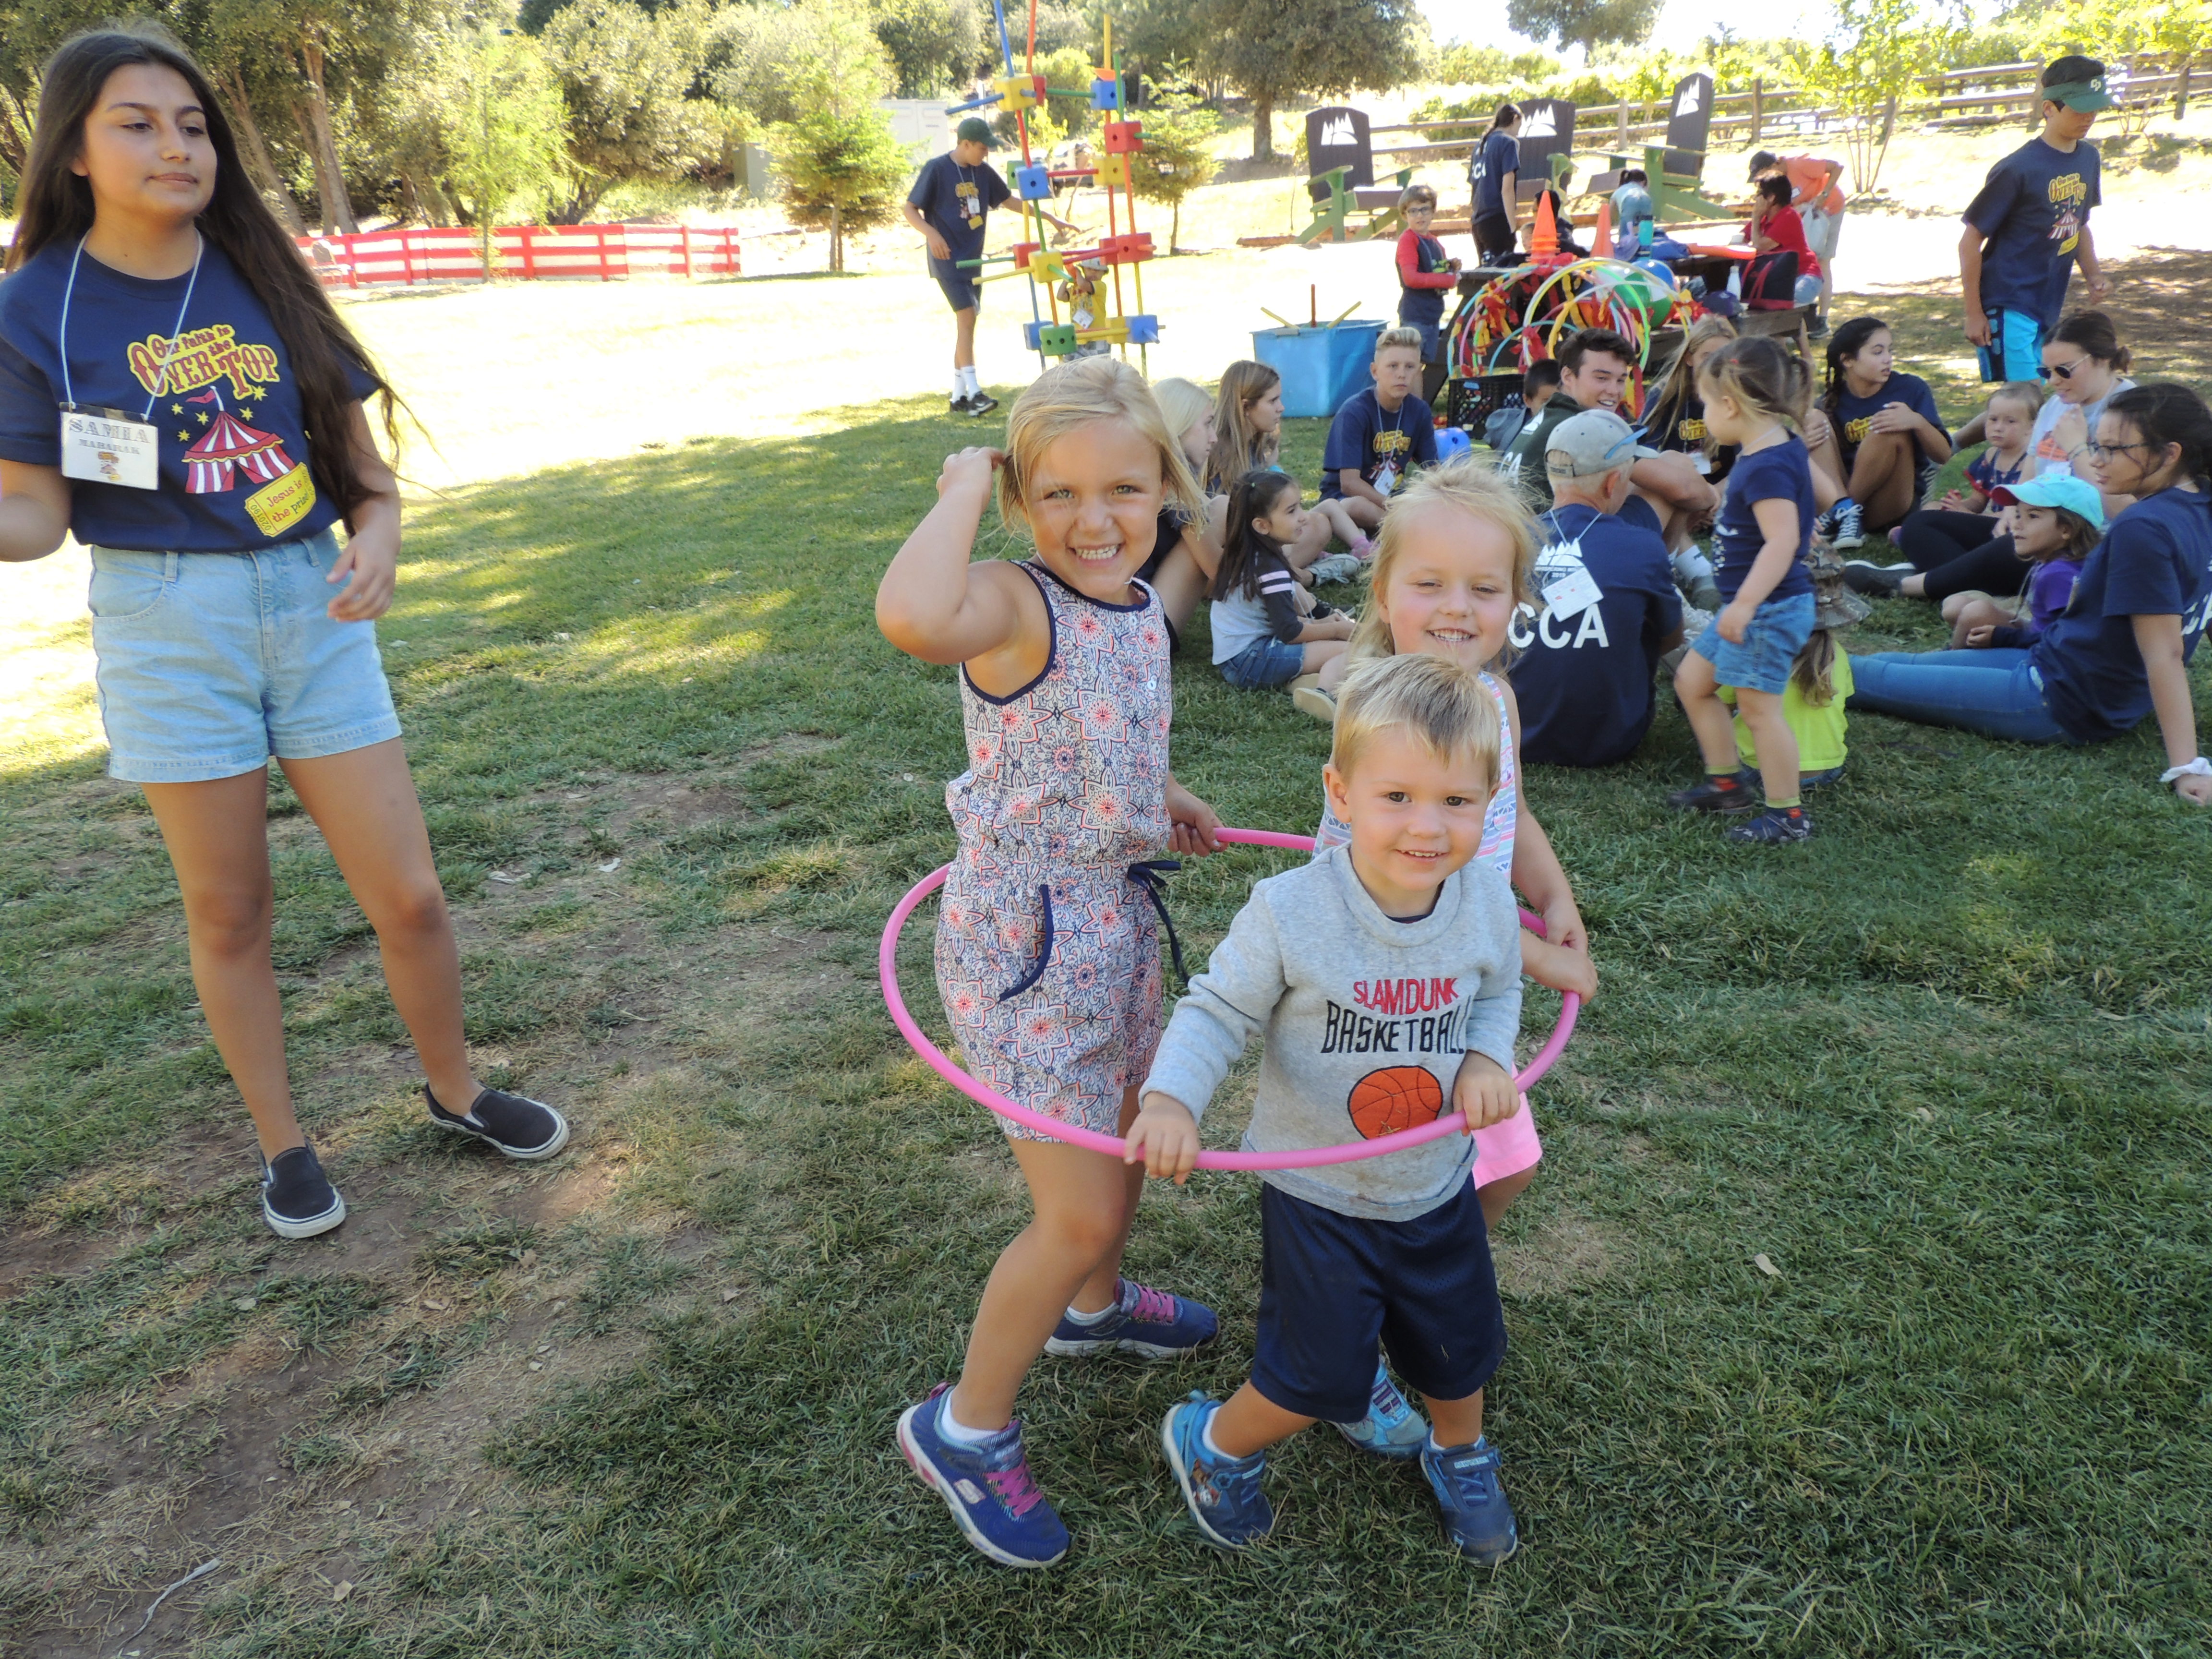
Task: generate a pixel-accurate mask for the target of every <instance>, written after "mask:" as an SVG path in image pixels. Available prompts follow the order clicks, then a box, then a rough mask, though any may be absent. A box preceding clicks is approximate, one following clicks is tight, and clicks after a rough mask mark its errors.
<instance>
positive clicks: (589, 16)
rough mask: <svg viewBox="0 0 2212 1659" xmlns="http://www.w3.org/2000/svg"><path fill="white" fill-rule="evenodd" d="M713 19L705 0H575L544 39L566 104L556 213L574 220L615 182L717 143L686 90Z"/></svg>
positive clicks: (650, 175) (659, 173)
mask: <svg viewBox="0 0 2212 1659" xmlns="http://www.w3.org/2000/svg"><path fill="white" fill-rule="evenodd" d="M710 26H711V20H710V17H709V14H708V7H707V5H706V3H705V0H686V3H683V4H677V5H667V6H663V7H661V8H659V9H658V10H653V11H647V10H646V9H644V8H643V7H641V6H638V5H635V4H633V3H631V0H572V3H570V4H568V5H565V6H563V7H562V9H560V10H559V11H557V12H556V13H555V14H554V15H553V16H552V18H551V20H550V21H548V22H547V24H546V25H545V32H544V34H543V35H542V36H541V37H540V39H542V40H543V41H544V48H545V56H546V58H547V61H548V62H550V64H551V65H552V67H553V70H554V73H555V74H556V76H559V78H560V83H561V96H562V101H563V103H564V104H565V105H566V106H567V109H568V121H567V127H568V160H569V163H570V170H569V180H570V183H569V191H568V199H567V200H566V201H565V202H564V203H563V204H562V206H561V207H560V209H559V210H558V211H557V212H556V215H555V217H556V220H557V221H558V222H561V223H563V224H574V223H577V222H580V220H582V218H583V217H584V216H585V215H586V214H588V213H589V212H590V211H591V210H592V208H594V207H595V206H597V205H598V204H599V198H600V197H602V196H604V195H605V194H606V192H607V191H609V190H611V189H612V188H613V187H614V186H615V185H618V184H621V183H623V182H624V181H626V180H629V179H669V178H673V177H675V176H676V175H677V174H678V173H681V172H683V171H684V169H685V168H686V167H690V166H692V165H694V164H696V161H698V160H699V158H700V157H701V156H702V155H707V154H711V153H714V152H715V151H717V150H719V149H720V142H721V140H720V134H719V132H718V131H715V130H714V126H713V125H712V124H711V123H709V122H708V121H706V120H704V119H703V118H702V115H701V112H699V111H698V110H697V109H696V108H694V107H692V100H689V99H687V98H686V97H685V95H684V94H686V93H687V92H688V91H689V90H690V87H691V84H692V81H693V79H694V77H695V76H696V72H697V70H698V67H699V64H701V62H702V59H703V58H704V56H705V52H706V49H707V42H708V33H709V28H710Z"/></svg>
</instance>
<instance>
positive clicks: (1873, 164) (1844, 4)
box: [1798, 0, 1968, 191]
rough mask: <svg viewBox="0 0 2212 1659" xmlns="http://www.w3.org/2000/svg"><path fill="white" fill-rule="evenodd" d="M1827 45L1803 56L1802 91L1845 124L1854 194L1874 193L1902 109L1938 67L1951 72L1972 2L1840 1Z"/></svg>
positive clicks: (1911, 0) (1964, 34) (1963, 0)
mask: <svg viewBox="0 0 2212 1659" xmlns="http://www.w3.org/2000/svg"><path fill="white" fill-rule="evenodd" d="M1833 4H1834V8H1835V11H1834V17H1835V21H1834V24H1833V26H1832V28H1831V30H1830V32H1829V35H1828V39H1827V40H1826V43H1824V44H1823V45H1821V46H1819V47H1817V48H1813V49H1809V50H1807V51H1806V52H1804V53H1803V54H1802V58H1801V59H1800V63H1799V68H1798V73H1799V76H1800V80H1801V83H1802V85H1803V87H1804V88H1805V89H1806V90H1807V91H1808V92H1810V93H1811V94H1813V95H1814V98H1816V99H1817V100H1820V102H1822V103H1825V104H1828V105H1832V106H1833V107H1834V108H1835V109H1836V111H1837V112H1838V113H1839V114H1840V115H1841V116H1842V117H1843V127H1844V144H1845V146H1846V147H1847V149H1848V150H1849V154H1850V165H1851V176H1852V179H1853V180H1854V184H1853V188H1854V189H1856V190H1860V191H1870V190H1872V189H1873V188H1874V186H1875V180H1876V179H1879V178H1880V177H1881V164H1882V160H1883V158H1884V157H1885V156H1886V155H1887V154H1888V153H1889V141H1890V138H1891V137H1892V136H1893V134H1894V132H1895V130H1896V126H1897V106H1898V105H1899V103H1900V102H1902V101H1903V100H1905V99H1906V98H1909V97H1911V96H1913V95H1914V94H1917V92H1918V90H1919V87H1920V77H1921V76H1923V75H1925V74H1926V73H1927V72H1928V66H1929V64H1948V63H1949V62H1950V61H1951V60H1952V58H1953V57H1954V55H1955V54H1956V52H1957V51H1958V48H1959V46H1960V42H1961V41H1962V40H1964V39H1965V37H1966V25H1967V22H1968V16H1967V11H1966V0H1936V3H1935V5H1934V7H1933V8H1932V9H1923V6H1922V0H1833Z"/></svg>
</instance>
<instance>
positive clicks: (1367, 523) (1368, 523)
mask: <svg viewBox="0 0 2212 1659" xmlns="http://www.w3.org/2000/svg"><path fill="white" fill-rule="evenodd" d="M1334 500H1335V503H1336V505H1337V506H1338V507H1340V508H1341V509H1342V511H1343V512H1344V513H1345V515H1346V517H1347V518H1349V519H1350V520H1352V523H1354V524H1356V525H1358V526H1359V527H1360V528H1361V529H1362V530H1373V529H1375V528H1376V526H1379V525H1380V524H1381V523H1382V522H1383V509H1382V508H1381V507H1377V506H1376V504H1375V503H1374V502H1373V501H1369V500H1368V499H1367V498H1366V497H1365V496H1364V495H1339V496H1336V497H1335V498H1334Z"/></svg>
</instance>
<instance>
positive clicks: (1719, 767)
mask: <svg viewBox="0 0 2212 1659" xmlns="http://www.w3.org/2000/svg"><path fill="white" fill-rule="evenodd" d="M1719 693H1720V682H1719V681H1718V680H1717V679H1715V678H1713V665H1712V664H1711V663H1709V662H1707V661H1706V660H1705V659H1704V658H1703V657H1701V656H1699V654H1698V653H1696V652H1694V651H1686V652H1684V653H1682V665H1681V666H1680V667H1679V668H1677V669H1676V670H1675V671H1674V695H1675V696H1678V697H1680V699H1681V700H1682V713H1683V714H1684V715H1685V716H1686V717H1687V719H1688V720H1689V722H1690V730H1691V731H1692V732H1696V733H1697V735H1698V752H1699V754H1700V755H1702V756H1704V757H1705V770H1706V771H1708V772H1710V773H1711V774H1712V775H1714V776H1715V777H1720V776H1722V775H1729V776H1733V775H1735V715H1734V714H1730V713H1729V706H1728V705H1727V704H1726V703H1724V702H1722V701H1721V700H1720V695H1719ZM1737 695H1738V696H1742V693H1741V692H1739V693H1738V694H1737ZM1790 752H1791V754H1792V757H1793V764H1794V757H1795V755H1796V750H1794V749H1793V750H1791V751H1790Z"/></svg>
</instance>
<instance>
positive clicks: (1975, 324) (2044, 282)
mask: <svg viewBox="0 0 2212 1659" xmlns="http://www.w3.org/2000/svg"><path fill="white" fill-rule="evenodd" d="M2041 93H2042V108H2043V131H2041V132H2040V133H2039V134H2038V135H2037V136H2036V137H2033V138H2031V139H2029V140H2028V141H2027V143H2025V144H2022V145H2021V147H2020V148H2019V149H2016V150H2015V151H2014V152H2013V153H2012V154H2011V155H2008V156H2006V157H2005V159H2004V160H2003V161H2000V162H1998V163H1997V164H1996V166H1995V167H1991V168H1990V176H1989V178H1988V179H1987V180H1986V181H1985V182H1984V184H1983V185H1982V189H1981V193H1980V194H1979V195H1978V196H1977V197H1974V199H1973V201H1972V202H1971V203H1970V204H1968V205H1967V208H1966V233H1965V234H1963V235H1962V236H1960V239H1959V276H1960V285H1961V287H1962V288H1963V289H1964V290H1965V291H1964V294H1963V295H1962V297H1963V299H1964V301H1965V304H1966V337H1967V338H1968V339H1969V340H1971V341H1972V342H1973V343H1974V344H1975V345H1977V346H1978V347H1979V348H1980V349H1981V357H1982V379H1984V380H1996V381H2003V380H2037V379H2039V378H2040V377H2041V375H2042V372H2043V347H2044V343H2045V340H2047V339H2048V338H2049V337H2050V334H2051V330H2052V329H2054V328H2056V327H2057V325H2058V313H2060V312H2061V311H2062V310H2063V309H2064V307H2065V303H2066V282H2067V278H2068V276H2069V275H2070V274H2071V273H2072V271H2073V269H2074V266H2075V263H2076V262H2077V261H2078V262H2079V263H2080V264H2081V275H2082V277H2083V278H2084V279H2085V280H2086V281H2087V283H2088V286H2089V302H2090V303H2091V304H2092V305H2096V304H2099V303H2100V302H2101V301H2103V300H2104V298H2105V296H2106V294H2108V293H2110V292H2111V291H2112V284H2111V283H2108V282H2106V280H2105V274H2104V272H2103V271H2102V270H2100V269H2099V267H2098V264H2097V250H2096V248H2095V246H2094V245H2093V243H2092V242H2091V241H2090V240H2089V210H2090V209H2092V208H2093V207H2095V206H2096V205H2097V204H2098V201H2099V199H2100V197H2099V193H2098V187H2097V173H2098V155H2097V147H2096V146H2095V145H2094V144H2092V143H2088V142H2087V138H2088V133H2089V127H2090V125H2091V123H2093V121H2095V120H2096V118H2097V112H2099V111H2100V110H2107V109H2110V108H2112V96H2111V94H2108V93H2107V92H2106V90H2105V66H2104V65H2103V64H2100V63H2099V62H2098V61H2097V60H2096V59H2095V58H2082V57H2079V56H2069V57H2065V58H2054V59H2053V60H2052V61H2051V64H2049V65H2048V66H2047V67H2046V68H2045V70H2044V71H2043V79H2042V87H2041Z"/></svg>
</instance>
